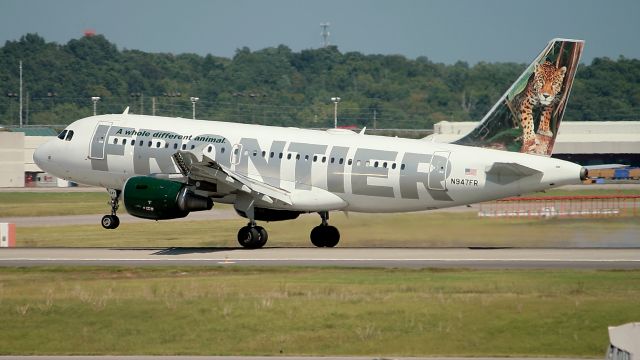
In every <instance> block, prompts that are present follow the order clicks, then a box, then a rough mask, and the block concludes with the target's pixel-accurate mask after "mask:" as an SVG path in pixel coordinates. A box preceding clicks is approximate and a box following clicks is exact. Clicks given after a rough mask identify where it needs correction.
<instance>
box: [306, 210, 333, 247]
mask: <svg viewBox="0 0 640 360" xmlns="http://www.w3.org/2000/svg"><path fill="white" fill-rule="evenodd" d="M318 214H320V217H321V218H322V223H321V224H320V225H318V226H316V227H314V228H313V230H311V235H310V238H311V243H313V245H315V246H317V247H334V246H336V245H338V242H339V241H340V232H339V231H338V229H337V228H336V227H335V226H331V225H329V221H328V220H329V212H328V211H321V212H319V213H318Z"/></svg>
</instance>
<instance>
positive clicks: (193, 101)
mask: <svg viewBox="0 0 640 360" xmlns="http://www.w3.org/2000/svg"><path fill="white" fill-rule="evenodd" d="M198 100H200V98H198V97H193V96H192V97H191V105H192V112H193V116H192V118H193V119H194V120H195V118H196V103H197V102H198Z"/></svg>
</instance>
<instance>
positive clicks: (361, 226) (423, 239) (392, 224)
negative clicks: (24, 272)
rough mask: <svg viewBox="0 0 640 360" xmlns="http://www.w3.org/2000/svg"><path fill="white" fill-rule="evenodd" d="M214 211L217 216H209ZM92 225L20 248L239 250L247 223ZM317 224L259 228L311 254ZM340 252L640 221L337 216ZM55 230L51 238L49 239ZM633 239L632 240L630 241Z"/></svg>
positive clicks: (43, 236)
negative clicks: (312, 233)
mask: <svg viewBox="0 0 640 360" xmlns="http://www.w3.org/2000/svg"><path fill="white" fill-rule="evenodd" d="M214 211H215V210H214ZM99 219H100V215H96V223H95V225H65V226H56V227H54V228H52V227H24V226H23V227H18V228H17V238H18V246H89V247H92V246H136V247H144V246H161V247H164V246H213V247H216V246H224V247H226V246H238V243H237V241H236V234H237V231H238V229H239V228H240V227H241V226H244V225H245V224H246V220H245V219H242V218H240V217H238V219H234V220H215V221H182V222H175V221H173V222H162V221H158V222H156V221H145V222H138V223H126V222H125V223H122V224H121V225H120V227H119V228H118V229H116V230H105V229H103V228H102V227H101V226H100V225H99V223H98V221H99ZM319 223H320V217H319V216H317V215H315V214H312V215H306V216H302V217H301V218H299V219H296V220H292V221H284V222H272V223H263V225H264V226H265V227H266V228H267V229H268V231H269V243H268V246H312V245H311V243H310V242H309V232H310V231H311V229H312V228H313V227H314V226H316V225H318V224H319ZM331 224H333V225H335V226H337V227H338V228H339V229H340V232H341V240H340V245H339V246H398V247H400V246H438V247H452V246H453V247H460V246H462V247H464V246H519V247H553V246H613V245H617V246H621V245H627V246H633V245H635V246H637V245H638V235H637V234H640V222H639V221H638V219H637V217H609V218H587V219H538V218H535V219H486V218H481V217H478V216H477V214H476V213H475V212H456V213H448V212H434V213H429V212H422V213H408V214H350V215H349V216H348V217H347V216H346V215H345V214H343V213H335V214H333V215H332V216H331ZM52 230H55V231H52ZM633 234H636V235H633Z"/></svg>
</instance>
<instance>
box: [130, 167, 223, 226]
mask: <svg viewBox="0 0 640 360" xmlns="http://www.w3.org/2000/svg"><path fill="white" fill-rule="evenodd" d="M122 198H123V200H124V206H125V207H126V208H127V212H128V213H129V214H131V215H133V216H137V217H139V218H144V219H152V220H167V219H177V218H183V217H185V216H187V215H188V214H189V212H191V211H201V210H211V208H212V207H213V201H211V199H209V198H208V197H205V196H200V195H196V194H194V193H193V192H192V191H191V190H189V189H188V188H187V186H186V185H185V184H183V183H180V182H176V181H171V180H165V179H157V178H153V177H148V176H134V177H131V178H129V180H127V182H126V183H124V188H123V189H122Z"/></svg>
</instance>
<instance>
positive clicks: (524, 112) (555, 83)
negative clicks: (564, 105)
mask: <svg viewBox="0 0 640 360" xmlns="http://www.w3.org/2000/svg"><path fill="white" fill-rule="evenodd" d="M566 72H567V68H566V66H563V67H560V68H557V67H556V66H555V65H554V64H552V63H551V62H549V61H545V62H544V63H543V64H536V65H535V71H534V73H533V77H532V78H531V79H530V80H529V83H528V84H527V87H526V89H525V91H524V92H523V97H522V99H521V100H520V106H519V108H518V110H519V116H520V124H521V127H522V149H521V151H522V152H526V153H534V154H544V153H546V151H547V149H546V148H547V146H548V143H549V141H550V140H551V138H552V137H553V131H551V128H550V126H549V125H550V123H551V116H552V114H553V111H554V108H555V106H554V105H555V103H557V102H558V100H559V99H558V94H559V93H560V90H561V89H562V82H563V80H564V75H565V73H566ZM536 106H540V107H541V111H540V113H541V115H540V123H539V124H538V135H539V136H538V135H536V133H535V131H534V121H533V109H534V108H535V107H536Z"/></svg>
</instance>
